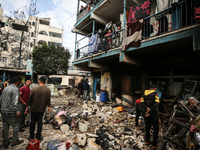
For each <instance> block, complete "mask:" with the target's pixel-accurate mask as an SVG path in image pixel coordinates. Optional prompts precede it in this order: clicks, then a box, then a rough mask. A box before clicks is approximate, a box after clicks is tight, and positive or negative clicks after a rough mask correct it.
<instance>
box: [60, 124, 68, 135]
mask: <svg viewBox="0 0 200 150" xmlns="http://www.w3.org/2000/svg"><path fill="white" fill-rule="evenodd" d="M60 131H61V132H62V133H63V134H67V133H68V132H69V125H68V124H63V125H61V127H60Z"/></svg>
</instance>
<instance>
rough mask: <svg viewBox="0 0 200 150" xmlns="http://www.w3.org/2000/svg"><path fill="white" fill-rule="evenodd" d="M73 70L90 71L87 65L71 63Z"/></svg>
mask: <svg viewBox="0 0 200 150" xmlns="http://www.w3.org/2000/svg"><path fill="white" fill-rule="evenodd" d="M73 70H80V71H92V69H90V68H88V67H80V66H75V65H73Z"/></svg>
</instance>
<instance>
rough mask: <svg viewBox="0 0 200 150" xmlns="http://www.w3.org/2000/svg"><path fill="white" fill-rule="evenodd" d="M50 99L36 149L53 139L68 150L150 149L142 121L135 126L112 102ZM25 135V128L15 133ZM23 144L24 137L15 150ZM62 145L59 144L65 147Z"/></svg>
mask: <svg viewBox="0 0 200 150" xmlns="http://www.w3.org/2000/svg"><path fill="white" fill-rule="evenodd" d="M51 102H52V112H51V113H46V115H45V121H44V123H45V124H43V131H42V136H43V140H42V141H41V142H40V149H47V145H48V143H49V141H51V140H53V139H58V140H59V143H64V144H63V145H68V148H66V149H68V150H82V149H83V150H110V149H116V150H121V149H126V150H128V149H135V148H137V149H147V150H148V149H150V148H149V147H147V146H145V143H144V137H143V136H144V121H143V120H141V119H140V124H141V126H140V129H137V130H135V129H136V128H135V121H134V117H131V116H129V113H128V112H126V111H122V112H119V111H118V110H117V109H115V107H113V106H112V104H103V103H97V102H93V101H83V100H82V98H78V99H77V98H76V97H75V96H71V97H67V98H66V96H64V97H53V98H52V100H51ZM117 121H119V122H117ZM115 122H116V123H115ZM0 126H2V125H1V124H0ZM0 136H1V135H0ZM28 136H29V128H25V132H23V133H19V137H24V139H27V138H28ZM130 137H131V138H130ZM0 139H1V138H0ZM69 141H70V142H69ZM69 143H70V144H69ZM27 145H28V140H25V142H24V144H23V145H19V147H18V146H16V150H18V149H19V150H20V149H21V148H22V147H23V149H25V148H26V146H27ZM63 145H62V147H59V148H60V149H62V150H65V146H63ZM66 147H67V146H66Z"/></svg>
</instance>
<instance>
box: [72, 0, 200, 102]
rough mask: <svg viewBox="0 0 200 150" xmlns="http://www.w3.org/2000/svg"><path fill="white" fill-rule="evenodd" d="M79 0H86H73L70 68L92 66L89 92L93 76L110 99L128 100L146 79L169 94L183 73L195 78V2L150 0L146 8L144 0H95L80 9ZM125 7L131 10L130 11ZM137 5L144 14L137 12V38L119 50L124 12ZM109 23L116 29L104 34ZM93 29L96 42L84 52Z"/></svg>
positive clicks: (199, 29) (199, 47) (199, 76)
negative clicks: (138, 41) (75, 2)
mask: <svg viewBox="0 0 200 150" xmlns="http://www.w3.org/2000/svg"><path fill="white" fill-rule="evenodd" d="M80 2H81V3H85V6H86V0H78V6H77V21H76V23H75V26H74V29H72V32H74V33H75V34H76V41H75V43H76V45H75V52H77V50H79V51H80V54H78V56H77V57H75V60H74V61H73V68H74V69H79V70H80V69H82V70H88V71H91V72H92V84H91V85H92V87H91V88H92V92H91V96H93V97H94V96H95V90H96V83H97V80H98V79H100V80H101V89H105V88H106V90H107V91H108V96H109V98H110V99H115V97H116V96H118V97H120V98H123V97H124V98H127V97H129V98H130V97H131V98H132V99H133V100H134V99H135V98H138V97H140V96H141V93H142V91H144V89H146V88H148V86H149V85H150V84H151V83H154V84H157V85H158V86H159V89H160V90H161V93H162V96H163V97H165V98H170V97H172V96H176V95H177V94H178V92H179V91H180V88H181V85H182V83H184V82H186V81H187V80H188V79H192V80H200V71H199V69H198V68H199V67H200V56H199V54H200V53H199V52H200V44H199V43H200V42H199V41H200V36H199V34H200V24H199V20H198V18H199V16H197V15H199V11H197V10H199V9H197V8H199V7H200V6H199V7H196V6H195V5H196V4H195V3H194V1H192V0H187V1H164V0H151V5H150V8H151V10H147V9H146V8H147V7H149V6H147V4H148V3H149V1H147V0H95V1H92V3H91V4H90V8H88V7H85V8H82V9H81V7H80ZM143 6H144V7H143ZM83 7H84V6H83ZM145 7H146V8H145ZM130 8H134V11H132V12H130V11H131V10H130ZM143 8H144V9H146V12H145V13H147V12H149V16H146V17H143V18H140V19H143V23H142V25H143V28H142V35H141V44H140V45H139V46H138V45H137V46H138V47H128V49H126V50H122V43H123V40H124V39H125V38H124V35H125V33H127V32H126V31H125V27H126V23H127V22H128V20H127V18H128V16H130V14H129V13H131V17H135V15H138V14H137V13H139V15H141V14H140V12H139V11H138V10H141V9H143ZM80 9H81V10H80ZM129 10H130V11H129ZM128 11H129V12H128ZM129 18H130V17H129ZM112 24H115V25H116V26H119V27H121V30H117V33H118V35H116V31H115V32H112V33H111V34H110V35H109V34H107V32H108V30H107V29H111V30H113V31H114V29H112ZM109 26H110V27H109ZM113 28H115V26H113ZM100 31H101V32H100ZM97 32H98V37H99V41H100V42H97V43H98V47H99V48H97V49H95V50H94V51H93V52H91V51H90V52H89V54H88V48H89V49H90V48H91V45H92V44H91V42H90V41H91V38H90V37H91V36H92V35H96V33H97ZM106 34H107V35H109V36H108V37H105V35H106ZM79 35H81V37H80V36H79ZM82 36H84V37H82ZM95 38H96V37H95V36H93V41H95V40H94V39H95ZM84 40H86V43H85V42H83V41H84ZM131 40H132V39H131ZM81 42H83V43H81ZM88 42H90V43H89V44H88ZM99 43H100V44H99ZM84 44H85V45H84ZM79 55H80V57H79ZM160 96H161V94H160ZM129 98H128V99H129Z"/></svg>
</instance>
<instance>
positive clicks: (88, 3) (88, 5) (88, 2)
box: [87, 0, 91, 12]
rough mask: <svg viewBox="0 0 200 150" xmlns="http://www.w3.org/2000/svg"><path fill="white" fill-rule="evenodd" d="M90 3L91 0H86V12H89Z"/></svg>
mask: <svg viewBox="0 0 200 150" xmlns="http://www.w3.org/2000/svg"><path fill="white" fill-rule="evenodd" d="M90 4H91V1H90V0H88V1H87V12H90Z"/></svg>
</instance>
